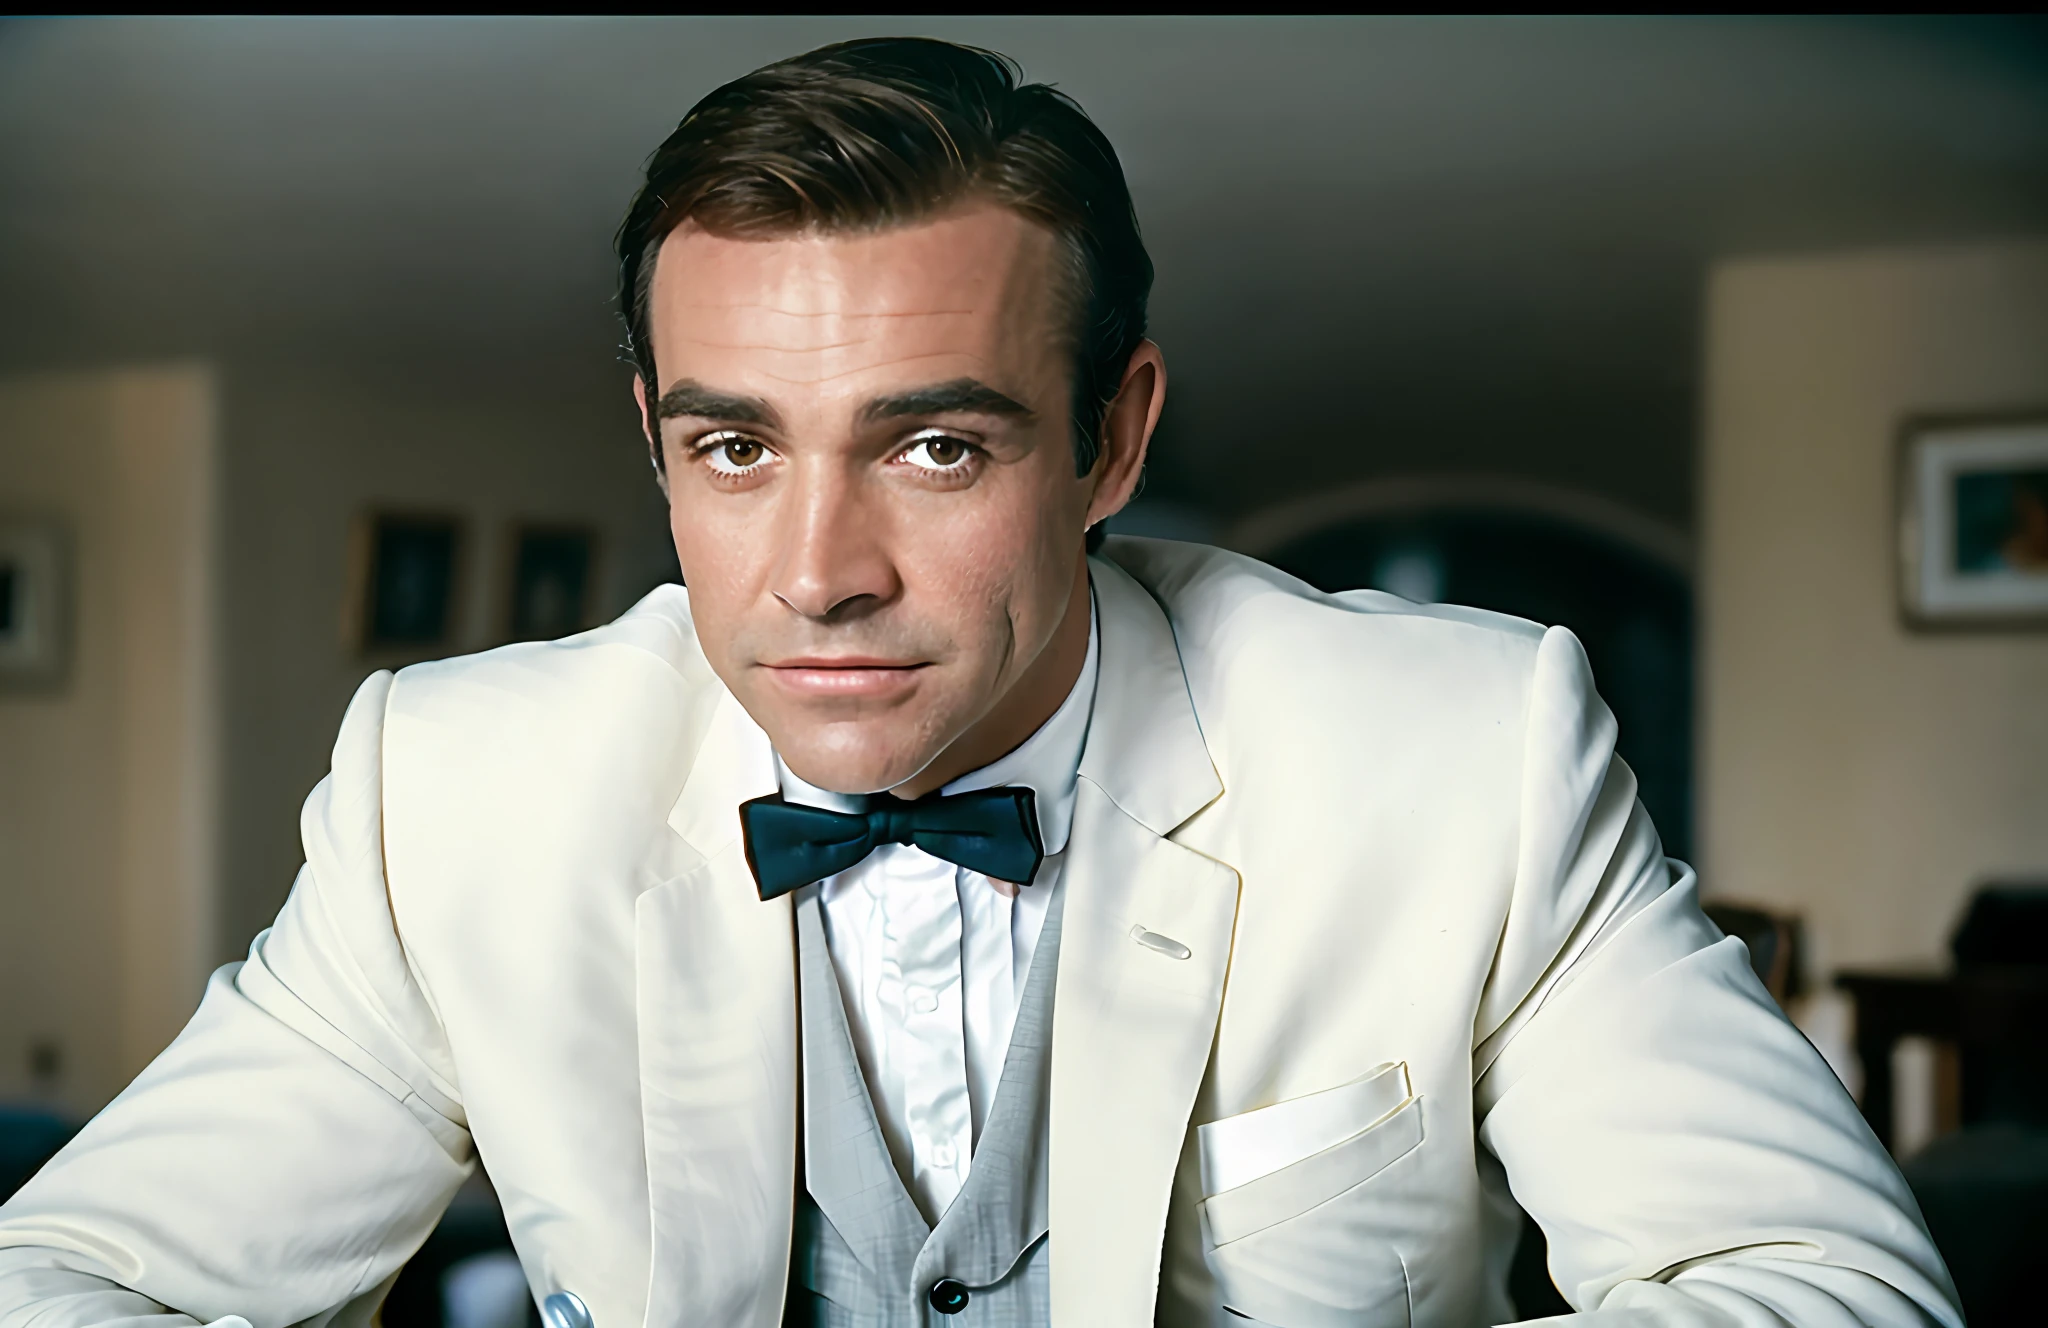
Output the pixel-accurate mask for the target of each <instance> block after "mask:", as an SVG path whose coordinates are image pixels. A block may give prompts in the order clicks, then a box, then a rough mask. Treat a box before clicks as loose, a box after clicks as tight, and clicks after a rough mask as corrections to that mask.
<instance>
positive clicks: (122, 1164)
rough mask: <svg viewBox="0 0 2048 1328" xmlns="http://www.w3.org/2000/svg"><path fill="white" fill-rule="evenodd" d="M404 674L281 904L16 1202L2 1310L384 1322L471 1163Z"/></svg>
mask: <svg viewBox="0 0 2048 1328" xmlns="http://www.w3.org/2000/svg"><path fill="white" fill-rule="evenodd" d="M391 683H392V679H391V675H390V674H388V673H380V674H377V675H375V676H373V677H372V678H371V679H370V680H369V681H367V682H366V683H364V685H363V687H362V688H361V690H360V691H358V692H357V694H356V697H355V700H354V701H353V702H352V703H351V704H350V706H349V710H348V714H347V717H346V718H345V719H344V720H343V721H342V728H341V735H340V738H339V739H338V741H337V742H336V744H335V749H334V764H333V769H332V772H331V773H330V774H329V776H328V777H327V778H326V779H325V780H323V781H321V783H320V785H319V786H318V787H317V788H316V789H315V790H314V792H313V795H312V796H311V797H310V798H309V799H308V800H307V802H306V807H305V812H304V814H303V816H302V818H301V828H302V831H303V835H304V839H305V849H306V865H305V867H304V868H303V869H302V870H301V872H300V873H299V877H298V880H297V881H296V882H295V883H294V885H293V887H292V892H291V895H290V897H289V899H288V900H287V901H286V903H285V906H284V909H283V911H282V912H281V913H280V914H279V915H278V918H277V921H276V923H275V924H274V925H273V926H272V927H271V928H270V929H269V930H267V931H265V932H264V933H263V934H262V935H260V936H258V937H257V938H256V942H255V944H254V945H253V946H252V947H251V949H250V952H249V958H248V960H247V961H246V962H244V963H241V964H230V965H228V966H226V967H225V968H222V969H221V970H220V971H218V972H217V973H215V974H214V975H213V977H212V979H211V981H210V982H209V983H208V985H207V990H206V994H205V998H204V999H203V1000H202V1001H201V1003H200V1006H199V1010H198V1012H197V1013H196V1014H194V1015H193V1017H192V1021H191V1023H189V1024H188V1025H187V1026H186V1027H185V1029H184V1031H183V1032H182V1033H180V1034H179V1035H178V1037H177V1039H176V1040H175V1041H174V1042H173V1043H172V1044H171V1045H170V1047H169V1048H167V1049H166V1050H165V1051H164V1053H163V1054H162V1055H161V1056H159V1057H158V1058H157V1059H156V1060H155V1062H154V1063H152V1064H151V1065H150V1066H149V1067H148V1068H147V1069H146V1070H144V1071H143V1072H142V1074H141V1075H140V1076H139V1077H137V1079H136V1080H135V1082H134V1083H133V1084H131V1085H130V1086H129V1087H128V1089H127V1090H126V1091H125V1092H123V1093H122V1094H121V1095H120V1096H119V1097H117V1098H116V1099H115V1100H114V1101H113V1102H112V1103H111V1104H110V1105H109V1106H108V1107H107V1108H106V1110H104V1111H102V1112H101V1113H100V1114H99V1115H98V1116H97V1117H95V1118H94V1119H93V1120H92V1121H91V1122H90V1123H89V1124H87V1126H86V1127H85V1129H84V1130H83V1131H82V1132H81V1133H80V1134H79V1135H78V1137H77V1138H76V1139H74V1140H73V1141H72V1143H71V1144H70V1145H69V1146H68V1147H66V1148H65V1149H64V1150H63V1151H62V1152H61V1153H59V1154H58V1155H57V1157H56V1158H55V1159H54V1160H52V1161H51V1162H50V1163H49V1165H48V1166H46V1167H44V1168H43V1170H42V1171H41V1172H40V1173H39V1174H38V1175H37V1176H36V1177H35V1178H34V1179H33V1180H31V1181H30V1182H29V1183H28V1184H27V1185H26V1186H25V1187H23V1188H22V1190H21V1191H20V1192H19V1193H18V1194H16V1196H15V1197H14V1198H13V1199H12V1200H11V1201H9V1202H8V1203H7V1204H6V1205H5V1206H4V1207H0V1328H30V1325H33V1326H34V1328H76V1326H82V1325H89V1324H115V1323H130V1322H132V1323H134V1324H137V1325H142V1324H145V1323H146V1324H147V1325H149V1328H157V1326H158V1325H162V1326H164V1328H174V1326H175V1325H178V1324H186V1323H191V1322H194V1321H198V1322H202V1323H203V1322H220V1323H223V1324H224V1328H240V1325H239V1323H238V1322H237V1321H238V1320H241V1321H246V1322H247V1323H248V1324H249V1325H253V1328H283V1325H286V1324H294V1323H300V1322H303V1321H306V1320H315V1321H318V1322H320V1323H322V1324H337V1325H339V1324H346V1323H355V1322H363V1323H367V1322H368V1320H369V1317H370V1315H371V1313H372V1312H373V1311H374V1310H375V1309H376V1307H377V1305H378V1304H379V1303H380V1302H381V1300H382V1297H383V1292H384V1291H385V1290H386V1289H387V1288H388V1285H389V1283H390V1281H391V1280H392V1279H393V1278H394V1277H395V1276H396V1273H397V1271H398V1269H399V1268H400V1266H401V1265H402V1264H403V1263H404V1261H405V1260H406V1259H407V1258H409V1257H410V1256H411V1254H412V1252H413V1251H414V1250H415V1249H417V1248H418V1247H419V1245H420V1243H421V1242H422V1241H423V1240H424V1239H425V1238H426V1236H427V1233H428V1232H429V1231H430V1230H431V1229H432V1227H433V1224H434V1222H435V1221H436V1220H437V1219H438V1217H439V1215H440V1213H441V1212H442V1210H443V1209H445V1208H446V1206H447V1204H448V1201H449V1199H450V1198H451V1197H452V1196H453V1194H454V1192H455V1190H456V1188H457V1187H458V1186H459V1185H460V1184H461V1182H462V1180H463V1178H464V1177H465V1176H466V1175H467V1174H468V1173H469V1172H470V1170H471V1169H472V1167H473V1163H472V1162H471V1152H472V1150H471V1145H470V1138H469V1132H468V1129H467V1127H466V1124H465V1120H464V1117H463V1112H462V1106H461V1102H460V1100H459V1097H458V1095H457V1091H456V1088H455V1083H454V1072H453V1066H452V1060H451V1058H450V1055H449V1052H448V1048H447V1045H446V1042H445V1039H444V1038H443V1037H442V1035H441V1032H440V1026H439V1022H438V1020H437V1019H436V1018H435V1016H434V1012H433V1009H432V1006H431V1003H430V1001H429V999H428V997H427V995H426V993H425V992H424V991H423V989H422V988H421V986H420V985H419V983H418V981H417V980H416V978H415V975H414V974H413V972H412V971H411V969H410V968H409V966H408V964H407V961H406V956H405V953H404V950H403V948H402V946H401V945H400V942H399V938H398V936H397V934H396V932H395V930H394V927H393V923H392V915H391V909H390V904H389V900H388V897H387V895H386V890H385V882H384V871H383V862H382V815H381V783H382V781H381V768H382V734H383V717H384V706H385V698H386V696H387V695H388V693H389V691H390V688H391Z"/></svg>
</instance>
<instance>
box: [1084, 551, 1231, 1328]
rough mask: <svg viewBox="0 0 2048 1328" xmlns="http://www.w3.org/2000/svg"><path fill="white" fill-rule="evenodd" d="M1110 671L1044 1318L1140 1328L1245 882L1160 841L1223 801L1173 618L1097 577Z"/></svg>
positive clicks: (1094, 749) (1117, 582)
mask: <svg viewBox="0 0 2048 1328" xmlns="http://www.w3.org/2000/svg"><path fill="white" fill-rule="evenodd" d="M1091 566H1092V570H1093V572H1094V585H1095V595H1096V608H1097V614H1098V624H1099V630H1100V632H1101V650H1102V672H1101V675H1100V681H1099V682H1098V683H1097V686H1096V694H1095V706H1094V711H1093V715H1092V717H1091V719H1090V721H1089V730H1088V744H1087V747H1086V749H1085V751H1084V752H1083V754H1082V758H1081V778H1080V783H1079V790H1078V794H1077V797H1076V801H1075V807H1074V829H1073V835H1072V838H1071V840H1070V842H1069V847H1068V855H1067V866H1066V868H1065V872H1066V878H1065V883H1064V884H1063V886H1062V889H1063V890H1064V891H1065V893H1066V904H1065V909H1066V915H1065V930H1064V933H1063V937H1062V941H1061V949H1060V962H1059V985H1058V988H1057V991H1056V993H1055V996H1054V1010H1053V1043H1052V1113H1051V1119H1052V1125H1051V1134H1052V1138H1051V1144H1052V1179H1051V1190H1052V1194H1051V1210H1052V1212H1051V1216H1052V1319H1053V1322H1055V1323H1063V1324H1065V1323H1071V1324H1081V1323H1101V1324H1128V1325H1133V1328H1135V1326H1136V1325H1140V1324H1149V1323H1151V1322H1152V1320H1153V1311H1154V1302H1155V1299H1156V1296H1157V1289H1158V1280H1159V1265H1160V1252H1161V1247H1162V1244H1163V1242H1164V1239H1165V1230H1166V1213H1167V1205H1168V1200H1169V1198H1170V1197H1171V1193H1172V1188H1173V1177H1174V1172H1175V1169H1176V1168H1177V1166H1178V1165H1179V1162H1180V1155H1181V1146H1182V1142H1183V1139H1184V1137H1185V1135H1186V1133H1187V1126H1188V1118H1189V1114H1190V1113H1191V1111H1192V1110H1193V1107H1194V1101H1195V1094H1196V1091H1197V1090H1198V1089H1199V1087H1200V1085H1201V1081H1202V1075H1203V1073H1204V1070H1205V1068H1206V1066H1207V1064H1208V1059H1209V1050H1210V1046H1211V1043H1212V1042H1213V1040H1214V1038H1215V1032H1216V1021H1217V1016H1218V1013H1219V1011H1220V1009H1221V1005H1222V998H1223V979H1224V974H1225V972H1226V970H1227V968H1228V966H1229V960H1230V943H1231V935H1232V931H1233V929H1234V927H1235V925H1236V919H1237V897H1238V877H1237V873H1236V872H1235V871H1233V870H1232V869H1231V868H1230V867H1228V866H1226V865H1224V864H1223V863H1220V862H1217V861H1216V860H1214V859H1213V858H1208V857H1205V856H1203V855H1202V854H1200V853H1196V852H1195V851H1193V850H1192V849H1188V848H1184V847H1182V846H1180V845H1178V844H1175V843H1173V842H1172V841H1171V840H1169V839H1168V838H1167V837H1166V836H1167V835H1168V834H1170V833H1171V832H1172V831H1173V830H1174V829H1175V828H1176V827H1178V826H1179V825H1180V824H1181V823H1183V822H1184V821H1186V820H1187V819H1188V818H1189V817H1190V816H1192V815H1194V814H1195V813H1196V812H1197V811H1200V810H1201V809H1202V808H1203V807H1205V806H1207V805H1208V804H1209V803H1211V802H1213V801H1214V800H1215V799H1216V798H1217V797H1218V796H1220V795H1221V793H1222V792H1223V787H1222V784H1221V782H1220V781H1219V780H1218V779H1217V776H1216V770H1215V766H1214V765H1213V763H1212V762H1211V761H1210V759H1209V753H1208V748H1207V747H1206V746H1205V745H1204V743H1203V741H1202V734H1201V729H1200V727H1199V725H1198V724H1197V723H1196V719H1195V712H1194V705H1193V702H1192V701H1191V700H1190V699H1189V697H1188V690H1187V682H1186V679H1185V677H1184V676H1183V674H1182V671H1181V663H1180V652H1179V649H1178V647H1177V646H1176V645H1175V642H1174V638H1173V629H1172V626H1171V625H1170V624H1169V623H1168V621H1167V619H1166V615H1165V613H1164V612H1163V611H1162V610H1161V609H1160V607H1159V605H1158V604H1157V603H1156V602H1155V601H1154V600H1153V599H1152V597H1151V595H1150V594H1148V593H1147V592H1146V591H1145V589H1144V588H1143V587H1142V586H1140V585H1139V584H1138V583H1137V582H1136V581H1134V580H1132V579H1131V577H1130V576H1129V575H1128V574H1126V573H1125V572H1123V571H1122V570H1121V569H1119V568H1117V567H1115V566H1114V565H1112V564H1109V563H1106V562H1104V561H1102V560H1099V559H1098V560H1096V561H1095V562H1093V564H1092V565H1091Z"/></svg>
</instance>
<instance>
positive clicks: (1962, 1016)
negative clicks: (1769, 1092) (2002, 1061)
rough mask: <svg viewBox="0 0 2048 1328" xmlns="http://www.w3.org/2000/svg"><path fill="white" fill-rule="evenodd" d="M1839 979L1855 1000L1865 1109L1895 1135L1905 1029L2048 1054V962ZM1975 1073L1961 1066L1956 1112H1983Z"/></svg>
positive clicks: (2005, 1050) (1989, 1049)
mask: <svg viewBox="0 0 2048 1328" xmlns="http://www.w3.org/2000/svg"><path fill="white" fill-rule="evenodd" d="M1835 985H1836V986H1838V987H1840V988H1842V989H1843V990H1844V991H1846V992H1848V993H1849V995H1850V997H1851V999H1853V1000H1854V1001H1855V1003H1856V1054H1857V1055H1858V1056H1859V1057H1861V1058H1862V1061H1863V1117H1864V1119H1865V1120H1867V1121H1869V1122H1870V1128H1871V1129H1872V1130H1874V1131H1876V1133H1877V1137H1878V1139H1879V1140H1880V1141H1881V1142H1883V1144H1884V1145H1885V1146H1886V1147H1887V1148H1889V1147H1891V1143H1892V1110H1893V1103H1894V1098H1893V1093H1892V1048H1893V1047H1895V1046H1897V1045H1898V1041H1899V1039H1900V1038H1903V1037H1926V1038H1933V1039H1935V1040H1936V1041H1938V1042H1942V1043H1947V1044H1948V1045H1950V1046H1952V1047H1955V1048H1958V1049H1959V1050H1960V1051H1961V1053H1962V1057H1963V1059H1964V1060H1965V1062H1967V1060H1968V1058H1969V1057H1970V1055H1971V1053H1973V1052H1976V1053H1994V1054H2001V1055H2018V1056H2021V1057H2024V1058H2026V1059H2029V1060H2031V1059H2036V1058H2048V966H2041V965H2002V964H1971V965H1964V966H1959V967H1958V968H1956V969H1955V970H1954V971H1952V972H1946V973H1943V972H1932V971H1928V970H1924V969H1923V970H1918V971H1915V970H1910V969H1898V970H1890V971H1886V970H1871V969H1865V970H1851V971H1848V972H1844V973H1841V974H1839V975H1837V977H1836V978H1835ZM1978 1091H1979V1090H1978V1089H1977V1086H1976V1085H1975V1084H1974V1083H1973V1082H1972V1076H1971V1075H1970V1073H1969V1072H1968V1070H1967V1069H1965V1070H1964V1071H1963V1072H1962V1074H1961V1085H1960V1093H1961V1100H1960V1103H1959V1108H1960V1110H1959V1114H1960V1117H1961V1119H1962V1120H1963V1121H1970V1120H1973V1119H1976V1118H1977V1117H1979V1116H1980V1115H1981V1112H1980V1111H1979V1110H1977V1107H1978V1103H1977V1102H1976V1101H1975V1100H1974V1099H1975V1097H1976V1096H1977V1093H1978Z"/></svg>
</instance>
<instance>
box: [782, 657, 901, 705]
mask: <svg viewBox="0 0 2048 1328" xmlns="http://www.w3.org/2000/svg"><path fill="white" fill-rule="evenodd" d="M761 667H762V668H764V669H766V670H767V672H768V676H769V677H770V678H772V679H773V680H774V682H775V684H776V685H777V686H778V687H781V688H783V689H784V690H786V691H789V692H793V693H795V694H796V695H798V696H806V697H820V698H826V697H859V698H861V699H863V700H873V699H876V698H881V697H888V696H893V695H898V694H901V693H903V692H906V691H908V690H910V688H911V687H913V686H915V685H916V681H917V677H918V675H919V674H920V673H922V672H923V671H924V670H925V669H927V668H929V667H931V666H930V665H929V664H928V663H926V662H924V661H922V660H914V661H903V660H890V659H874V658H870V657H867V656H860V655H842V656H833V657H818V658H800V659H784V660H777V661H776V662H774V663H772V664H763V665H761Z"/></svg>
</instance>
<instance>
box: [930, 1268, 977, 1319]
mask: <svg viewBox="0 0 2048 1328" xmlns="http://www.w3.org/2000/svg"><path fill="white" fill-rule="evenodd" d="M930 1299H931V1302H932V1308H933V1309H935V1310H937V1311H938V1312H939V1313H941V1314H958V1313H959V1312H960V1311H961V1310H964V1309H966V1308H967V1302H968V1300H969V1296H968V1294H967V1288H966V1287H964V1286H961V1285H960V1284H959V1283H958V1282H955V1281H954V1280H953V1279H952V1278H950V1277H945V1278H941V1279H939V1280H938V1281H937V1282H934V1283H932V1291H931V1297H930Z"/></svg>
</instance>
